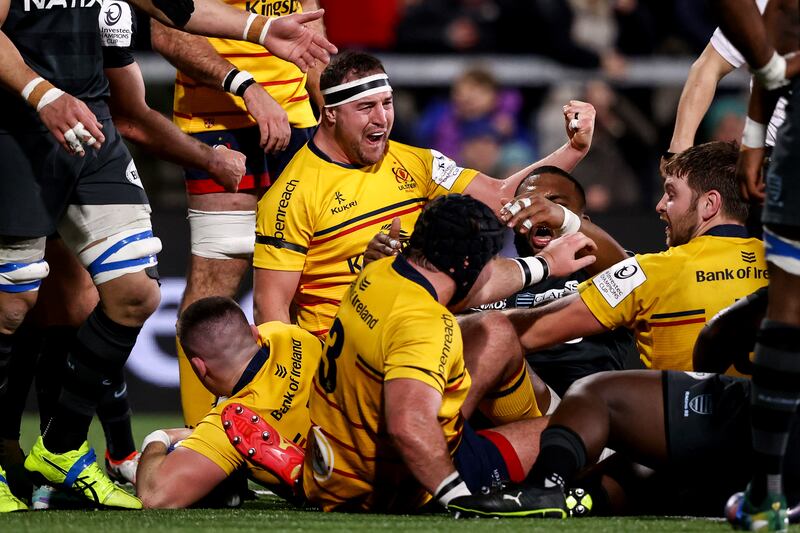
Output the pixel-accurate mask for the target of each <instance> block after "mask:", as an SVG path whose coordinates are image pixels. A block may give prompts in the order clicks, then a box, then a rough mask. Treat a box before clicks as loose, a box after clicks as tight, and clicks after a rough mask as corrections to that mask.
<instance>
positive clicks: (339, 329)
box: [303, 256, 471, 512]
mask: <svg viewBox="0 0 800 533" xmlns="http://www.w3.org/2000/svg"><path fill="white" fill-rule="evenodd" d="M398 378H410V379H415V380H419V381H422V382H423V383H426V384H427V385H429V386H431V387H433V388H434V389H436V390H437V391H439V392H440V393H442V396H443V398H442V406H441V408H440V409H439V413H438V418H439V423H440V425H441V431H442V432H443V433H444V437H445V439H446V440H447V443H448V446H449V448H450V453H451V454H452V453H454V451H455V449H456V448H457V446H458V444H459V443H460V438H461V431H462V429H463V425H464V421H463V418H462V416H461V405H462V404H463V403H464V400H465V399H466V397H467V392H468V391H469V387H470V384H471V380H470V376H469V373H468V372H467V369H466V366H465V364H464V355H463V346H462V341H461V331H460V330H459V327H458V323H457V322H456V319H455V317H454V316H453V314H452V313H451V312H450V311H448V310H447V308H446V307H444V306H443V305H441V304H440V303H438V302H437V301H436V296H435V292H434V289H433V287H432V286H431V285H430V283H429V282H428V281H427V280H426V279H425V278H424V277H423V276H422V275H421V274H419V272H417V271H416V270H414V268H413V267H411V266H410V265H409V264H408V262H406V260H405V258H403V257H402V256H398V257H396V258H392V257H388V258H384V259H380V260H378V261H375V262H374V263H371V264H369V265H367V267H366V268H364V270H363V272H361V274H360V275H359V276H358V278H356V280H355V281H354V282H353V284H352V285H351V286H350V287H349V289H348V290H347V291H346V292H345V295H344V300H343V301H342V305H341V307H340V308H339V312H338V313H337V315H336V320H335V321H334V323H333V325H332V326H331V330H330V332H329V334H328V338H327V344H326V346H325V348H324V353H323V356H322V362H321V363H320V367H319V372H318V373H317V374H316V375H315V377H314V385H313V390H312V392H311V402H310V410H311V424H312V426H314V428H315V429H314V431H312V432H311V433H310V436H309V443H308V453H306V462H305V467H304V470H303V484H304V489H305V492H306V496H307V497H308V498H309V499H310V500H311V501H312V502H314V503H315V504H318V505H321V506H322V508H323V509H324V510H326V511H330V510H333V509H336V508H339V509H340V510H362V511H395V512H400V511H409V510H413V509H415V508H417V507H418V506H420V505H422V504H424V503H425V502H427V501H428V500H430V498H431V496H430V494H428V493H427V491H426V490H425V489H423V488H422V486H421V485H420V484H419V483H418V482H417V481H416V479H415V478H414V476H413V475H412V474H411V472H410V471H409V470H408V469H407V467H406V466H405V464H404V463H403V460H402V458H401V456H400V454H399V453H398V452H397V451H396V450H395V449H394V447H393V446H392V444H391V441H390V439H389V436H388V434H387V433H386V422H385V420H384V417H383V409H384V402H383V394H384V382H385V381H388V380H392V379H398ZM323 457H326V459H321V458H323Z"/></svg>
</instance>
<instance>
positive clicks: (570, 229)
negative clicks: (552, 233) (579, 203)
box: [558, 204, 581, 236]
mask: <svg viewBox="0 0 800 533" xmlns="http://www.w3.org/2000/svg"><path fill="white" fill-rule="evenodd" d="M559 207H560V208H561V209H563V210H564V222H562V223H561V227H560V228H558V235H559V236H561V235H569V234H570V233H578V231H579V230H580V229H581V217H579V216H578V215H576V214H575V213H573V212H572V211H570V210H569V209H567V208H566V207H564V206H563V205H561V204H559Z"/></svg>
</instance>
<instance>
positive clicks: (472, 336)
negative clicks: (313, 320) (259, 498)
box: [303, 194, 594, 512]
mask: <svg viewBox="0 0 800 533" xmlns="http://www.w3.org/2000/svg"><path fill="white" fill-rule="evenodd" d="M504 233H505V231H504V227H503V225H502V223H501V222H499V220H498V219H497V218H496V215H495V213H494V212H493V211H492V210H491V209H490V208H489V207H488V206H486V205H485V204H483V203H481V202H479V201H478V200H476V199H473V198H471V197H469V196H462V195H458V194H450V195H446V196H443V197H439V198H436V199H434V200H433V201H431V202H430V203H429V204H428V205H427V206H426V207H425V208H424V209H423V210H422V213H421V214H420V216H419V218H418V219H417V222H416V224H415V227H414V232H413V234H412V235H411V238H410V240H409V245H408V246H407V247H406V248H405V249H404V250H403V252H402V253H401V254H400V255H398V256H396V257H387V258H384V259H380V260H377V261H374V262H372V263H370V264H369V265H367V266H366V267H365V268H364V270H362V272H361V273H360V274H359V276H358V277H357V278H356V280H355V281H354V282H353V283H352V284H351V285H350V287H349V289H348V290H347V291H346V292H345V294H344V299H343V301H342V305H341V306H340V308H339V311H338V313H337V315H336V319H335V320H334V322H333V325H332V326H331V330H330V332H329V334H328V336H327V340H326V346H325V349H324V352H323V355H322V362H321V364H320V366H319V372H318V373H317V374H316V375H315V376H314V383H313V388H312V392H311V399H310V412H311V424H312V429H311V431H310V433H309V435H310V437H309V443H308V453H307V454H306V459H305V467H304V470H303V487H304V491H305V494H306V496H307V497H308V499H309V500H310V501H311V502H312V503H314V504H316V505H319V506H321V507H322V508H323V509H324V510H326V511H331V510H351V511H373V512H409V511H413V510H417V509H419V508H420V507H421V506H423V505H425V504H427V503H428V502H430V501H431V500H432V498H433V499H435V500H437V501H438V502H439V503H441V504H442V505H445V506H446V505H447V504H448V502H449V501H450V500H451V499H453V498H455V497H457V496H459V495H465V494H469V493H470V492H477V491H480V490H481V488H482V487H489V486H491V485H492V484H493V483H496V482H500V481H502V480H506V479H516V480H519V479H521V478H523V477H524V475H525V472H527V470H528V468H529V466H530V464H531V463H532V461H533V459H534V457H535V455H536V452H537V446H536V440H535V439H534V438H531V436H530V435H532V434H535V433H536V432H537V431H538V428H540V427H541V426H542V425H543V418H542V417H541V416H539V415H540V414H541V411H540V408H539V406H538V405H537V402H536V399H535V398H534V394H533V390H532V385H531V382H530V379H529V376H528V371H527V367H526V365H525V363H524V359H523V356H522V352H521V351H516V352H511V351H507V350H505V349H504V345H503V344H502V343H503V342H504V344H505V345H508V344H509V343H508V339H509V338H510V336H512V335H513V330H511V329H510V328H508V327H506V328H497V327H495V324H494V323H493V322H492V323H491V326H487V327H485V328H484V329H481V328H479V327H470V331H469V332H467V331H466V329H465V331H464V338H463V340H462V334H461V333H462V332H461V329H460V327H459V324H458V323H457V321H456V319H455V317H454V315H453V314H452V311H451V310H456V309H460V308H465V307H467V306H470V305H475V304H477V303H479V302H481V301H494V300H496V299H497V298H498V297H500V296H503V295H505V294H509V293H512V292H514V291H516V290H519V289H520V288H521V287H523V286H527V285H530V284H532V283H537V282H539V281H541V280H542V279H544V278H546V277H547V274H546V272H548V271H549V273H550V274H552V275H553V276H561V275H564V274H566V273H567V272H569V271H571V270H575V269H576V268H581V267H583V266H586V265H588V264H591V262H592V261H593V259H594V258H593V257H583V258H581V259H574V258H573V255H574V254H575V252H576V251H578V250H581V249H582V248H583V247H584V245H586V244H589V243H590V242H591V241H590V240H589V239H588V238H587V237H585V236H584V235H582V234H580V233H576V234H572V235H568V236H565V237H563V238H562V239H559V240H556V241H554V242H553V243H552V244H551V245H550V246H549V247H548V248H546V249H545V250H544V251H543V252H542V254H540V255H539V256H537V257H535V258H524V259H520V258H517V259H501V258H496V257H495V256H496V255H497V253H498V252H499V251H500V248H501V245H502V241H503V235H504ZM593 248H594V247H593V244H592V249H593ZM559 257H560V259H559ZM544 265H547V266H548V268H544ZM557 265H558V266H557ZM492 315H494V316H501V315H500V314H499V313H493V314H487V318H486V320H485V321H484V326H485V325H486V324H487V323H489V321H490V320H489V319H490V318H491V316H492ZM492 335H494V337H492ZM465 347H470V348H471V349H472V351H473V353H474V352H475V351H478V350H482V354H481V355H484V354H485V355H486V357H488V358H492V357H493V358H494V360H493V361H492V363H491V364H487V359H485V358H484V357H482V356H478V357H472V360H471V361H469V360H467V357H466V356H465V352H466V348H465ZM476 347H477V348H476ZM498 354H499V355H498ZM433 355H436V356H435V357H434V356H433ZM477 409H480V410H481V412H482V413H483V414H484V415H486V416H487V417H489V419H490V420H492V421H494V422H495V423H497V424H498V425H497V426H496V427H494V428H492V429H491V430H486V431H482V432H480V433H476V432H475V431H474V430H473V429H472V428H471V427H470V425H469V424H468V423H467V422H466V419H467V418H469V417H470V416H471V415H472V414H473V413H474V412H476V410H477Z"/></svg>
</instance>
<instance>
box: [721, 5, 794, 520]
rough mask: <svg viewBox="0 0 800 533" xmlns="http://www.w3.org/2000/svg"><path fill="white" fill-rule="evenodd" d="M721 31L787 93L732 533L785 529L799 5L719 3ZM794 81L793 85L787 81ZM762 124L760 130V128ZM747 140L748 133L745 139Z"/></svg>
mask: <svg viewBox="0 0 800 533" xmlns="http://www.w3.org/2000/svg"><path fill="white" fill-rule="evenodd" d="M715 4H716V5H717V7H718V11H719V13H720V18H721V24H720V26H721V27H722V29H723V31H724V32H725V34H726V35H727V36H728V38H730V39H731V42H733V44H734V45H735V46H736V48H738V49H739V51H740V52H741V53H742V55H743V56H744V58H745V59H746V60H747V63H748V65H749V66H750V69H751V71H752V72H753V76H754V78H755V80H756V83H755V85H756V86H757V87H761V88H763V89H765V90H766V91H763V93H767V92H769V91H775V90H777V89H781V88H782V87H788V88H790V89H791V91H790V94H789V96H788V97H787V98H788V105H787V108H786V113H787V116H786V122H784V124H783V127H781V129H780V130H778V139H777V141H776V143H775V149H774V151H773V153H772V160H771V162H770V166H769V168H768V170H767V175H766V188H765V193H766V199H765V204H764V212H763V214H762V218H761V221H762V222H763V223H764V246H765V248H766V255H767V261H768V264H769V277H770V282H769V304H768V306H767V314H766V318H765V320H764V321H763V322H762V323H761V329H760V331H759V336H758V342H757V344H756V348H755V358H754V360H753V365H754V367H753V416H752V432H753V448H754V452H755V453H754V465H753V477H752V480H751V481H750V484H749V485H748V487H747V491H746V492H745V495H744V497H743V498H741V500H740V501H739V504H738V508H737V509H736V510H735V511H736V512H735V513H734V514H733V525H734V527H739V528H744V529H750V530H756V529H762V530H770V531H785V530H786V529H787V527H788V526H787V511H786V499H785V495H784V489H785V487H784V486H783V472H784V470H783V463H784V456H785V454H786V449H787V448H786V446H787V441H788V436H789V431H790V428H791V424H792V420H793V419H794V418H795V413H796V411H797V406H798V405H800V353H798V352H800V307H798V306H800V267H798V265H800V211H798V206H800V199H799V198H798V194H800V188H799V187H800V176H798V166H797V165H798V163H799V162H800V161H798V158H799V157H800V153H798V139H800V137H798V135H800V134H799V133H798V128H800V116H798V112H800V111H798V104H799V103H800V101H798V98H800V93H799V92H798V87H797V83H798V82H797V81H796V80H795V79H792V77H793V76H796V74H797V72H798V64H799V63H800V57H798V54H796V53H795V54H788V55H787V56H786V57H784V56H782V55H781V54H783V53H786V52H789V51H795V50H797V49H798V46H800V37H798V27H799V25H798V17H799V16H800V15H799V9H798V2H797V0H774V1H773V2H770V3H769V4H768V5H767V9H766V11H765V14H764V18H763V20H762V19H761V18H760V17H759V16H758V11H757V10H756V8H755V6H754V5H753V4H752V3H748V2H745V1H731V0H717V1H716V2H715ZM790 79H791V82H790ZM763 93H762V92H759V91H755V90H754V91H753V94H751V97H750V106H749V109H748V116H750V117H751V118H752V119H753V123H754V124H755V125H756V126H755V127H752V126H751V130H750V136H751V138H752V144H753V145H754V146H758V145H763V142H764V141H763V140H764V138H765V136H766V134H765V133H764V127H763V124H764V123H765V122H766V120H765V119H764V118H763V117H768V116H769V114H770V113H772V108H771V104H772V103H774V97H773V98H770V97H769V96H768V95H767V96H764V95H763ZM759 125H761V126H760V127H758V126H759ZM745 133H747V132H745ZM743 185H744V189H745V190H746V192H747V194H748V196H750V197H752V198H759V197H760V196H762V194H763V193H762V192H761V186H760V185H761V184H760V183H759V182H758V180H756V179H747V181H745V182H744V184H743Z"/></svg>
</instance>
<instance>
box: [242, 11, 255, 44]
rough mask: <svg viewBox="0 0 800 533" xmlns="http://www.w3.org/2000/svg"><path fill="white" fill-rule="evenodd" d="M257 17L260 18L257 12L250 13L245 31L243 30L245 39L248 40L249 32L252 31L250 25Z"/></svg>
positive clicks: (243, 38)
mask: <svg viewBox="0 0 800 533" xmlns="http://www.w3.org/2000/svg"><path fill="white" fill-rule="evenodd" d="M256 18H258V15H256V14H255V13H250V16H249V17H247V22H246V23H245V25H244V31H243V32H242V40H243V41H246V40H247V32H249V31H250V26H252V25H253V21H254V20H256Z"/></svg>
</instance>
